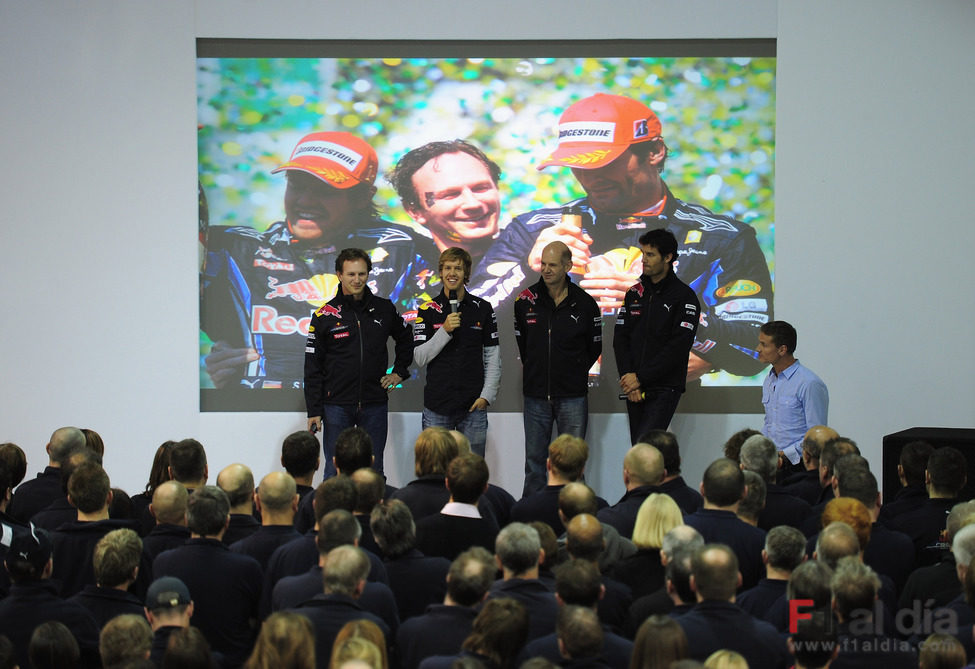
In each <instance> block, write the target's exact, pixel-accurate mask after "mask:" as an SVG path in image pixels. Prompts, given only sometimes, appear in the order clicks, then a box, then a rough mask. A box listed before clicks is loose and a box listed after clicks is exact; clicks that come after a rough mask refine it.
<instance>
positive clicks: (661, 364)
mask: <svg viewBox="0 0 975 669" xmlns="http://www.w3.org/2000/svg"><path fill="white" fill-rule="evenodd" d="M639 242H640V248H641V249H643V276H641V277H640V282H639V283H636V284H634V285H633V287H632V288H630V289H629V290H628V291H626V296H625V297H624V298H623V306H622V307H620V310H619V315H618V316H617V318H616V327H615V329H614V331H613V352H614V353H615V354H616V369H617V371H618V372H619V375H620V390H621V391H622V392H621V393H620V397H621V398H622V397H623V396H624V395H625V396H626V413H627V416H628V417H629V421H630V439H631V440H632V441H633V443H637V441H638V439H639V437H640V435H642V434H643V433H644V432H646V431H647V430H666V429H667V426H668V425H670V419H671V418H673V416H674V411H676V410H677V402H678V401H680V396H681V393H683V392H684V382H685V381H684V380H685V372H686V370H687V356H688V355H689V353H690V350H691V345H692V344H693V343H694V333H695V332H697V323H698V312H699V305H698V301H697V295H695V294H694V291H693V290H691V289H690V288H689V287H688V286H687V284H685V283H684V282H682V281H681V280H680V279H678V278H677V276H676V275H675V274H674V269H673V265H674V261H675V260H676V259H677V240H676V239H675V238H674V235H673V234H672V233H671V232H670V231H669V230H666V229H662V228H658V229H656V230H650V231H649V232H647V233H645V234H643V235H642V236H641V237H640V239H639Z"/></svg>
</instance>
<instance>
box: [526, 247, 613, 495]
mask: <svg viewBox="0 0 975 669" xmlns="http://www.w3.org/2000/svg"><path fill="white" fill-rule="evenodd" d="M540 262H541V272H540V273H541V277H540V278H539V280H538V282H537V283H536V284H535V285H533V286H531V287H530V288H526V289H525V290H523V291H522V292H521V294H520V295H518V299H517V301H516V302H515V338H516V339H517V341H518V351H519V353H520V354H521V363H522V368H523V372H522V374H523V381H522V388H523V390H524V393H525V410H524V422H525V488H524V493H523V495H528V494H530V493H533V492H537V491H539V490H541V489H542V488H544V487H545V482H546V473H545V458H546V455H547V449H548V445H549V443H550V442H551V441H552V426H553V425H557V426H558V433H559V434H570V435H572V436H574V437H579V438H583V439H584V438H585V436H586V428H587V427H588V423H589V405H588V397H587V394H588V392H589V369H590V368H591V367H592V366H593V364H594V363H595V362H596V360H597V359H598V358H599V355H600V353H602V347H603V341H602V339H603V337H602V328H603V321H602V316H601V315H600V312H599V307H598V306H597V304H596V300H594V299H593V298H592V297H590V296H589V294H588V293H586V291H584V290H582V288H579V286H577V285H576V284H574V283H573V282H572V281H571V280H570V279H569V274H568V272H569V270H570V269H571V268H572V253H571V251H569V247H568V246H566V245H565V244H563V243H562V242H552V243H551V244H548V245H547V246H546V247H545V249H544V250H543V251H542V255H541V259H540Z"/></svg>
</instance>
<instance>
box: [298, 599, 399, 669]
mask: <svg viewBox="0 0 975 669" xmlns="http://www.w3.org/2000/svg"><path fill="white" fill-rule="evenodd" d="M292 611H294V612H295V613H300V614H301V615H303V616H305V617H306V618H308V619H309V620H311V625H312V628H314V630H315V658H316V662H315V664H316V666H318V667H328V662H329V658H330V657H331V655H332V645H333V644H334V643H335V637H336V636H337V635H338V633H339V630H341V629H342V626H343V625H345V623H347V622H349V621H351V620H360V619H365V620H368V621H370V622H372V623H375V624H376V625H377V626H378V627H379V629H380V630H381V631H382V633H383V636H384V637H385V638H386V646H387V651H388V650H389V646H390V644H391V643H392V639H393V637H392V632H391V631H390V629H389V627H387V626H386V623H384V622H383V621H382V620H381V619H380V618H379V617H378V616H375V615H373V614H371V613H369V612H368V611H366V610H365V609H363V608H362V607H361V606H359V604H358V603H356V601H355V600H354V599H352V598H351V597H346V596H344V595H326V594H320V595H316V596H315V598H314V599H310V600H308V601H306V602H304V603H302V604H301V605H299V606H297V607H295V608H294V609H292Z"/></svg>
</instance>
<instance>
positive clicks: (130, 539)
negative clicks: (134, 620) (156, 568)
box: [71, 529, 142, 628]
mask: <svg viewBox="0 0 975 669" xmlns="http://www.w3.org/2000/svg"><path fill="white" fill-rule="evenodd" d="M92 561H93V564H94V570H95V583H94V584H93V585H92V584H89V585H86V586H85V587H84V589H83V590H82V591H81V592H79V593H77V594H76V595H74V596H73V597H71V601H74V602H77V603H78V604H81V605H82V606H84V607H85V608H86V609H88V612H89V613H91V615H92V617H93V618H94V619H95V622H97V623H98V627H99V628H102V627H104V626H105V623H107V622H108V621H109V620H111V619H112V618H114V617H115V616H119V615H122V614H126V613H134V614H136V615H141V614H142V602H141V601H139V599H138V598H137V597H135V596H134V595H132V594H131V593H129V591H128V590H129V586H131V585H132V584H133V583H135V580H136V577H137V575H138V573H139V567H140V562H141V561H142V540H141V539H139V535H138V534H136V533H135V530H131V529H118V530H112V531H111V532H109V533H108V534H106V535H105V536H103V537H102V538H101V539H99V541H98V543H97V544H95V552H94V557H93V560H92Z"/></svg>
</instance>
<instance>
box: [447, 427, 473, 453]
mask: <svg viewBox="0 0 975 669" xmlns="http://www.w3.org/2000/svg"><path fill="white" fill-rule="evenodd" d="M447 431H448V432H449V433H450V436H451V437H453V438H454V442H455V443H456V444H457V455H461V454H462V453H470V452H471V440H470V439H468V438H467V435H466V434H464V433H463V432H461V431H460V430H447Z"/></svg>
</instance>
